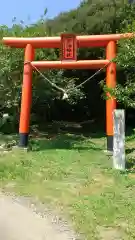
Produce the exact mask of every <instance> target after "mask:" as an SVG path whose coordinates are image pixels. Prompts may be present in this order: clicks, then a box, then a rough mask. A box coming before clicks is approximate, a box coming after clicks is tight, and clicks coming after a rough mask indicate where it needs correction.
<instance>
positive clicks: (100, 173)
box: [0, 134, 135, 240]
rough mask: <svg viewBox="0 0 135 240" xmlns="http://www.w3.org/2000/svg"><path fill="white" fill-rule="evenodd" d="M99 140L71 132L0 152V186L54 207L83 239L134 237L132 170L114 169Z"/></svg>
mask: <svg viewBox="0 0 135 240" xmlns="http://www.w3.org/2000/svg"><path fill="white" fill-rule="evenodd" d="M131 141H133V140H131ZM131 141H129V142H130V145H132V144H131ZM104 143H105V139H104V138H99V139H98V138H91V139H90V138H89V139H88V138H84V137H83V136H79V135H78V136H75V135H71V134H65V135H64V134H63V135H57V136H54V137H52V138H51V139H49V138H48V139H47V138H41V139H37V140H36V139H35V140H32V141H31V144H32V151H29V152H28V153H26V152H24V151H19V150H13V151H12V152H11V153H7V154H5V155H3V156H1V157H0V184H1V187H2V188H4V189H5V191H11V192H15V193H17V194H20V195H24V196H32V197H36V198H38V199H39V200H40V201H42V202H43V203H46V205H47V206H49V207H51V208H52V209H56V210H57V211H58V212H60V213H62V214H63V215H64V216H65V217H66V218H67V219H69V221H71V222H72V225H73V227H74V228H75V230H76V231H77V232H79V233H80V234H83V235H82V236H83V238H84V239H85V240H91V239H92V240H96V239H104V240H112V239H117V240H118V239H130V240H132V239H135V228H134V225H135V203H134V199H135V174H134V173H128V172H119V171H114V170H113V169H112V160H111V158H109V157H107V156H106V155H105V154H104V152H103V149H104Z"/></svg>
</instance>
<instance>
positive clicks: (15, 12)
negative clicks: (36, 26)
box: [0, 0, 81, 26]
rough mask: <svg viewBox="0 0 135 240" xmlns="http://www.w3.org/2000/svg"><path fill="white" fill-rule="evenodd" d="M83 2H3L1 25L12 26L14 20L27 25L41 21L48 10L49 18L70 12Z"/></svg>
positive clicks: (57, 0)
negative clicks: (63, 12)
mask: <svg viewBox="0 0 135 240" xmlns="http://www.w3.org/2000/svg"><path fill="white" fill-rule="evenodd" d="M80 2H81V0H3V1H1V3H0V25H2V24H5V25H8V26H11V25H12V19H13V18H14V17H16V19H17V22H19V21H20V20H23V21H24V22H25V23H26V24H29V23H34V22H36V21H37V20H39V19H40V16H41V15H42V14H43V13H44V9H45V8H47V9H48V13H47V17H49V18H52V17H54V16H56V15H57V14H58V13H60V12H62V11H66V10H70V9H72V8H75V7H77V6H78V5H79V3H80Z"/></svg>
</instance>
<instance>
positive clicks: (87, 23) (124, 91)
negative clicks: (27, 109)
mask: <svg viewBox="0 0 135 240" xmlns="http://www.w3.org/2000/svg"><path fill="white" fill-rule="evenodd" d="M127 2H128V1H124V0H113V1H110V0H104V1H101V0H86V1H85V0H84V1H83V2H82V3H81V4H80V6H79V7H78V8H77V9H74V10H72V11H69V12H66V13H61V14H60V15H59V16H57V17H56V18H54V19H53V20H47V19H46V16H43V18H42V19H40V20H39V21H38V22H37V23H35V24H33V25H30V26H26V25H25V24H24V23H23V22H21V23H20V24H16V23H15V19H14V22H13V26H12V28H8V27H7V26H0V37H1V39H2V37H3V36H18V37H19V36H22V37H23V36H25V37H37V36H52V35H60V33H62V32H70V33H71V32H74V33H76V34H80V35H82V34H102V33H116V32H126V31H132V30H133V29H134V28H135V27H134V12H135V5H134V4H128V3H127ZM46 11H47V10H46V9H45V14H46ZM129 19H130V21H129ZM134 52H135V40H130V41H126V43H125V42H121V43H120V46H119V55H118V58H117V60H116V61H117V62H118V64H119V66H120V69H119V70H118V83H119V84H118V85H117V89H116V90H115V94H116V96H117V98H118V100H119V102H122V103H124V104H125V105H126V106H130V107H134V104H135V102H134V92H133V89H134V73H135V72H134ZM23 57H24V54H23V50H22V49H11V48H8V47H5V46H4V45H3V44H1V45H0V92H1V94H0V113H1V115H2V114H3V113H9V115H10V119H11V123H12V126H13V127H14V126H15V125H16V123H18V117H19V111H20V99H21V84H22V74H23ZM101 57H104V50H103V49H80V50H79V52H78V59H100V58H101ZM43 59H47V60H57V59H59V51H58V49H56V50H54V49H39V50H36V60H43ZM93 73H94V71H91V70H83V71H82V70H81V71H79V70H78V71H76V70H72V71H63V70H60V71H57V70H52V71H45V72H44V75H45V77H47V78H48V79H49V80H51V81H52V82H53V83H55V84H57V85H58V86H59V87H62V88H63V89H69V98H68V99H67V100H62V93H61V92H60V91H58V90H56V89H54V88H52V86H51V85H50V84H49V83H48V82H47V81H46V80H45V79H44V78H43V77H41V76H40V75H39V74H38V73H36V72H35V73H34V77H33V104H32V121H33V123H45V122H46V121H51V120H54V119H55V120H77V121H83V120H86V119H91V118H95V119H97V120H99V121H100V122H101V119H102V120H103V116H104V105H105V104H104V100H103V97H102V93H103V89H102V86H101V85H100V82H101V80H103V79H104V78H105V72H102V73H101V74H100V75H98V76H97V77H95V78H94V79H93V80H92V81H90V82H88V83H87V84H85V85H84V86H83V87H82V88H81V89H80V88H75V86H76V85H78V84H80V83H81V82H83V81H84V80H86V78H87V77H89V76H90V75H92V74H93ZM121 79H122V81H121ZM123 79H124V80H125V83H124V84H123ZM131 100H132V101H131ZM97 106H98V108H97ZM10 127H11V125H10Z"/></svg>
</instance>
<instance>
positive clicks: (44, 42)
mask: <svg viewBox="0 0 135 240" xmlns="http://www.w3.org/2000/svg"><path fill="white" fill-rule="evenodd" d="M133 36H134V33H123V34H106V35H89V36H87V35H86V36H85V35H84V36H76V40H77V47H78V48H81V47H105V46H106V45H107V44H108V42H109V41H118V40H121V39H127V38H132V37H133ZM60 42H61V37H35V38H23V37H21V38H20V37H19V38H17V37H4V38H3V43H4V44H5V45H8V46H10V47H15V48H25V47H26V45H27V44H31V45H32V46H33V47H34V48H60Z"/></svg>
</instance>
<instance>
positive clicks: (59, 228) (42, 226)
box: [0, 194, 76, 240]
mask: <svg viewBox="0 0 135 240" xmlns="http://www.w3.org/2000/svg"><path fill="white" fill-rule="evenodd" d="M51 219H52V216H49V215H48V214H47V215H45V216H41V215H40V214H38V213H35V212H34V211H33V210H32V208H30V207H28V206H26V205H25V204H22V203H21V201H20V202H18V201H17V200H16V199H15V198H13V197H11V196H5V195H3V194H0V239H1V240H75V239H76V238H75V237H74V236H73V233H72V232H71V231H70V230H69V229H66V228H65V226H64V224H63V225H62V224H59V223H53V221H51Z"/></svg>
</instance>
